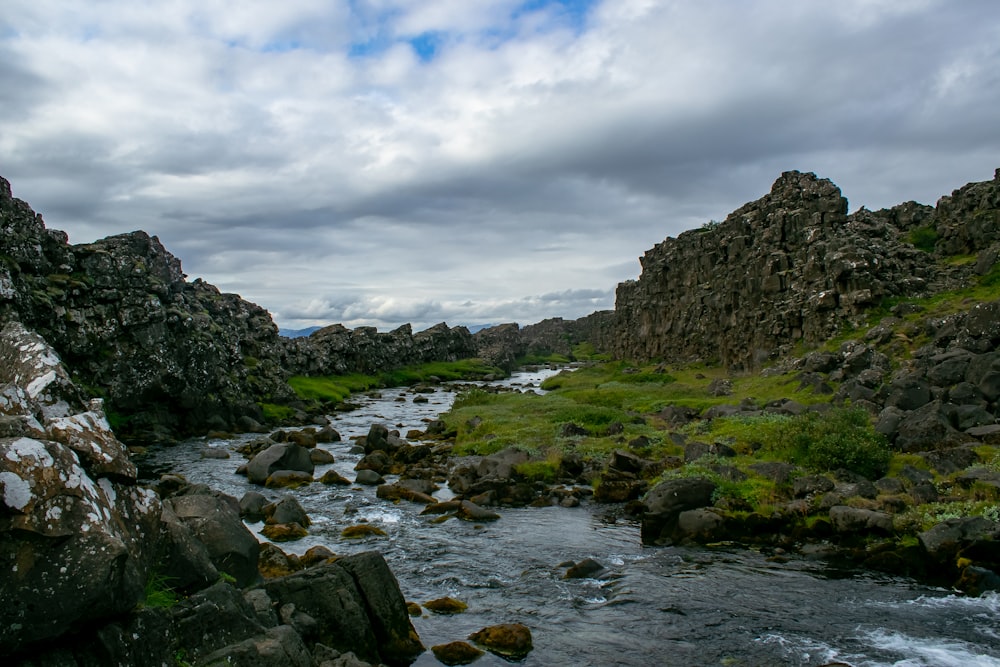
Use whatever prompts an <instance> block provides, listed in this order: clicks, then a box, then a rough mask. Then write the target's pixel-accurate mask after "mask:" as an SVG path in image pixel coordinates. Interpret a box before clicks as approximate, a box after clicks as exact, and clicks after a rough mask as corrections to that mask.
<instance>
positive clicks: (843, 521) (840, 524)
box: [830, 505, 893, 535]
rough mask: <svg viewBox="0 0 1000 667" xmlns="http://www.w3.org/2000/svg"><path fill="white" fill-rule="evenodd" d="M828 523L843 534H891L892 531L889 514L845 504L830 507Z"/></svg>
mask: <svg viewBox="0 0 1000 667" xmlns="http://www.w3.org/2000/svg"><path fill="white" fill-rule="evenodd" d="M830 523H831V524H833V528H834V530H836V531H837V532H838V533H844V534H872V533H874V534H879V535H891V534H892V532H893V527H892V516H891V515H889V514H886V513H885V512H876V511H874V510H866V509H858V508H855V507H847V506H846V505H837V506H834V507H831V508H830Z"/></svg>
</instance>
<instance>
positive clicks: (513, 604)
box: [142, 369, 1000, 667]
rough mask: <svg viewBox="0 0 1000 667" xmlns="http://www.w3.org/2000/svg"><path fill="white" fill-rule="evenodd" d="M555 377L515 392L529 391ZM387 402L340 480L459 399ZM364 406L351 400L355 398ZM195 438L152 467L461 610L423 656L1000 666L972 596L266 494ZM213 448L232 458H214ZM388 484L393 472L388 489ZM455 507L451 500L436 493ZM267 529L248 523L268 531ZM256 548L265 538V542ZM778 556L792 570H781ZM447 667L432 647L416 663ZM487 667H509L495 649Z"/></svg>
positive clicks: (344, 450)
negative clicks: (489, 637) (484, 638)
mask: <svg viewBox="0 0 1000 667" xmlns="http://www.w3.org/2000/svg"><path fill="white" fill-rule="evenodd" d="M552 372H554V371H552V370H549V369H542V370H537V371H531V372H521V373H517V374H515V375H514V376H512V377H511V378H509V379H507V380H504V381H503V383H504V384H508V385H512V386H514V387H516V388H519V389H521V390H523V391H540V390H539V389H538V388H537V386H538V384H539V383H540V382H541V380H542V379H544V377H546V376H547V375H550V374H551V373H552ZM416 396H417V394H413V393H410V392H409V391H407V390H406V389H390V390H385V391H383V392H381V394H380V395H372V396H364V397H358V398H357V402H358V403H359V404H360V407H359V408H358V409H356V410H354V411H352V412H348V413H342V414H337V415H334V416H332V417H331V418H332V419H333V422H332V425H333V426H334V428H336V429H337V430H338V431H339V432H340V433H341V435H342V436H343V441H341V442H336V443H330V444H322V445H319V446H320V447H322V448H324V449H326V450H328V451H329V452H330V453H331V454H333V456H334V458H335V462H334V463H333V464H332V465H326V466H319V467H317V469H316V473H315V476H316V477H317V478H318V477H319V476H320V475H322V474H323V472H325V471H326V470H327V469H328V468H330V467H332V468H334V469H336V470H337V471H338V472H340V473H341V474H343V475H344V476H345V477H347V478H348V479H353V478H354V465H355V464H356V463H357V461H358V460H359V459H360V457H361V455H360V454H356V453H351V447H352V443H351V441H350V439H351V437H353V436H360V435H365V434H366V433H367V432H368V429H369V427H370V426H371V424H372V423H376V422H378V423H383V424H386V425H387V426H389V427H390V428H397V429H399V431H400V433H401V434H403V435H405V434H406V433H407V431H409V430H411V429H420V430H423V429H424V428H426V421H427V420H429V419H433V418H434V417H436V416H437V415H439V414H440V413H442V412H444V411H446V410H447V409H448V408H449V406H450V405H451V402H452V401H453V399H454V396H455V393H454V391H452V390H449V389H448V388H446V387H445V388H440V389H438V390H437V391H436V392H434V393H431V394H419V396H421V397H423V398H426V399H427V402H426V403H423V402H414V400H413V399H414V398H415V397H416ZM352 400H354V399H352ZM251 437H259V436H240V437H239V438H236V439H231V440H223V439H205V438H198V439H193V440H189V441H186V442H183V443H181V444H179V445H177V446H175V447H170V448H163V449H159V450H157V451H155V452H153V453H152V454H151V455H150V456H149V457H148V458H147V459H146V460H145V461H143V462H142V467H143V469H144V470H146V471H156V472H162V471H165V470H171V471H174V472H178V473H181V474H183V475H184V476H185V477H187V479H188V480H189V481H191V482H201V483H206V484H208V485H210V486H212V487H213V488H216V489H219V490H221V491H223V492H225V493H228V494H230V495H233V496H235V497H237V498H239V497H241V496H242V495H243V494H244V493H246V492H247V491H250V490H253V491H257V492H260V493H263V494H264V495H265V496H267V497H268V498H271V499H275V500H276V499H279V498H280V497H282V496H283V495H285V494H294V495H295V497H296V498H297V499H298V500H299V502H300V503H301V504H302V506H303V507H304V508H305V509H306V511H307V512H308V514H309V516H310V518H311V520H312V522H313V523H312V525H311V526H310V527H309V536H308V537H306V538H304V539H302V540H299V541H296V542H286V543H282V544H280V545H279V546H280V547H281V548H282V549H283V550H284V551H286V552H292V553H298V554H301V553H304V552H305V550H306V549H308V548H309V547H311V546H314V545H317V544H321V545H324V546H326V547H328V548H330V549H331V550H333V551H334V552H335V553H338V554H348V553H355V552H359V551H368V550H376V551H379V552H381V553H382V554H383V555H384V556H385V558H386V560H387V561H388V562H389V565H390V567H391V568H392V570H393V572H394V573H395V575H396V577H397V579H398V580H399V584H400V588H401V589H402V591H403V595H404V596H405V597H406V599H407V600H412V601H415V602H418V603H423V602H426V601H428V600H432V599H436V598H441V597H444V596H451V597H453V598H457V599H459V600H462V601H464V602H466V603H467V604H468V605H469V608H468V610H467V611H466V612H465V613H462V614H457V615H452V616H443V615H435V614H432V613H430V612H425V613H424V615H423V616H421V617H418V618H414V619H413V622H414V626H415V627H416V629H417V632H418V633H419V634H420V637H421V639H422V641H423V643H424V644H425V645H426V646H427V647H428V648H429V647H430V646H432V645H436V644H442V643H447V642H450V641H455V640H464V639H465V638H466V637H467V636H468V635H469V634H470V633H472V632H474V631H476V630H479V629H480V628H482V627H484V626H487V625H493V624H497V623H507V622H517V623H523V624H525V625H527V626H528V627H529V628H531V631H532V635H533V639H534V646H535V648H534V650H533V651H532V652H531V653H530V654H529V655H528V657H527V658H526V659H525V660H524V661H523V662H522V663H521V664H524V665H526V666H539V667H540V666H542V665H545V666H546V667H551V666H554V665H559V666H562V665H594V666H605V665H668V666H673V665H678V666H680V665H684V666H697V665H706V666H707V665H733V666H742V667H751V666H753V667H756V666H765V665H766V666H771V665H796V666H809V667H814V666H818V665H825V664H827V663H830V662H841V663H845V664H848V665H853V666H855V667H862V666H864V667H874V666H882V665H895V666H899V667H917V666H928V667H930V666H935V667H937V666H951V665H954V666H956V667H958V666H961V667H986V666H991V667H1000V596H998V595H996V594H989V595H986V596H984V597H980V598H968V597H963V596H959V595H955V594H953V593H952V592H951V591H948V590H943V589H939V588H933V587H928V586H925V585H921V584H919V583H917V582H915V581H913V580H910V579H906V578H899V577H888V576H883V575H878V574H873V573H870V572H862V571H854V570H843V569H835V568H831V567H829V566H828V565H827V564H825V563H824V562H822V561H819V560H810V559H806V558H797V557H792V558H790V559H788V560H787V562H773V559H769V558H768V554H764V553H759V552H756V551H752V550H747V549H743V548H739V547H718V548H676V547H666V548H662V547H646V546H643V545H642V544H641V542H640V539H639V528H638V525H637V524H635V523H633V522H629V521H625V520H622V519H620V518H618V519H616V518H613V516H612V513H609V512H608V508H607V507H606V506H601V505H595V504H590V503H587V502H585V503H583V504H582V505H581V506H580V507H575V508H565V507H546V508H499V509H498V512H499V513H500V514H501V519H500V520H499V521H496V522H492V523H488V524H476V523H469V522H464V521H459V520H457V519H453V520H449V521H446V522H444V523H432V522H431V520H430V519H429V518H428V517H422V516H420V515H419V513H420V511H421V509H423V506H422V505H417V504H413V503H407V502H401V503H398V504H394V503H391V502H388V501H384V500H380V499H378V498H376V497H375V489H374V487H362V486H358V485H353V486H350V487H333V486H325V485H322V484H318V483H314V484H310V485H308V486H305V487H301V488H299V489H297V490H294V491H289V490H271V489H264V488H262V487H257V486H253V485H251V484H249V483H248V482H247V480H246V478H245V477H241V476H239V475H237V474H236V473H235V470H236V468H237V466H239V464H240V463H242V462H243V459H242V457H241V456H240V455H239V454H237V453H235V452H234V451H232V450H234V449H235V448H236V447H237V446H239V444H241V443H242V442H243V441H244V440H245V439H246V438H251ZM206 448H213V449H219V448H222V449H225V450H227V451H230V452H231V458H229V459H218V458H205V457H203V456H202V453H203V451H204V450H205V449H206ZM387 479H388V481H390V482H391V481H393V478H392V477H387ZM438 495H439V497H440V498H442V499H445V498H447V497H448V496H449V495H450V494H449V492H448V490H447V488H443V489H442V490H441V491H440V492H439V493H438ZM361 521H367V522H368V523H370V524H372V525H375V526H378V527H379V528H381V529H382V530H384V531H385V532H386V536H384V537H371V538H367V539H365V540H362V541H358V540H346V539H343V538H341V537H340V531H341V530H342V529H343V528H344V527H345V526H348V525H352V524H356V523H359V522H361ZM262 527H263V524H249V528H250V529H251V530H252V531H254V532H255V533H258V534H259V531H260V529H261V528H262ZM261 539H262V540H263V539H264V538H261ZM584 558H592V559H594V560H596V561H598V562H599V563H600V564H602V565H604V567H605V569H604V570H603V571H602V572H601V573H599V574H598V575H597V576H596V577H595V578H591V579H569V580H567V579H563V574H564V573H565V570H566V566H565V563H566V562H569V561H574V562H576V561H580V560H582V559H584ZM782 560H784V559H782ZM414 664H415V665H417V666H431V665H439V664H440V663H439V662H438V661H437V660H436V659H435V658H434V656H433V654H432V653H431V652H430V651H429V650H428V651H427V652H426V653H424V654H423V655H422V656H421V657H420V658H418V659H417V661H416V662H415V663H414ZM474 664H475V665H478V666H482V667H487V666H494V667H499V666H501V665H508V664H509V663H507V662H506V661H505V660H502V659H500V658H498V657H496V656H493V655H490V654H486V655H485V656H483V657H482V658H480V659H479V660H478V661H476V663H474Z"/></svg>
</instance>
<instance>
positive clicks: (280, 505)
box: [261, 496, 311, 528]
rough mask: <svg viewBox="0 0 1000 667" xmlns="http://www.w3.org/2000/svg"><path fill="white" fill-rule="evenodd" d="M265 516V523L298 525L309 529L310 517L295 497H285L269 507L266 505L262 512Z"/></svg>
mask: <svg viewBox="0 0 1000 667" xmlns="http://www.w3.org/2000/svg"><path fill="white" fill-rule="evenodd" d="M261 511H262V513H263V515H264V523H267V524H279V523H293V522H294V523H297V524H299V525H300V526H303V527H306V528H308V527H309V524H310V523H311V522H310V521H309V515H307V514H306V511H305V509H303V508H302V505H301V504H300V503H299V501H298V500H296V499H295V497H294V496H285V497H284V498H282V499H281V500H279V501H278V502H275V503H271V504H269V505H265V506H264V507H263V509H262V510H261Z"/></svg>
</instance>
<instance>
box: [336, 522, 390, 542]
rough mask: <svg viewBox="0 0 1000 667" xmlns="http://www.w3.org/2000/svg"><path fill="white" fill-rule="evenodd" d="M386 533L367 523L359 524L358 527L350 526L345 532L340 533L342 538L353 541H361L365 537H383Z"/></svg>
mask: <svg viewBox="0 0 1000 667" xmlns="http://www.w3.org/2000/svg"><path fill="white" fill-rule="evenodd" d="M385 534H386V533H385V531H384V530H382V529H381V528H379V527H378V526H371V525H368V524H367V523H359V524H358V525H356V526H348V527H347V528H345V529H344V530H342V531H340V536H341V537H344V538H347V539H350V540H353V539H361V538H363V537H370V536H372V535H375V536H379V537H383V536H385Z"/></svg>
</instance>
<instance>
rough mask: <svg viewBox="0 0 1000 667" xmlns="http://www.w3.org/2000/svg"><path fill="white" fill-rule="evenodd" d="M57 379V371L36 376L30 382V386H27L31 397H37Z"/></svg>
mask: <svg viewBox="0 0 1000 667" xmlns="http://www.w3.org/2000/svg"><path fill="white" fill-rule="evenodd" d="M55 379H56V372H55V371H49V372H47V373H45V374H44V375H42V376H40V377H37V378H35V379H34V380H32V381H31V382H29V383H28V386H27V387H26V388H25V389H26V391H27V392H28V396H29V397H30V398H37V397H38V395H39V394H41V393H42V392H43V391H45V388H46V387H48V386H49V385H50V384H52V383H53V382H55Z"/></svg>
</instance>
